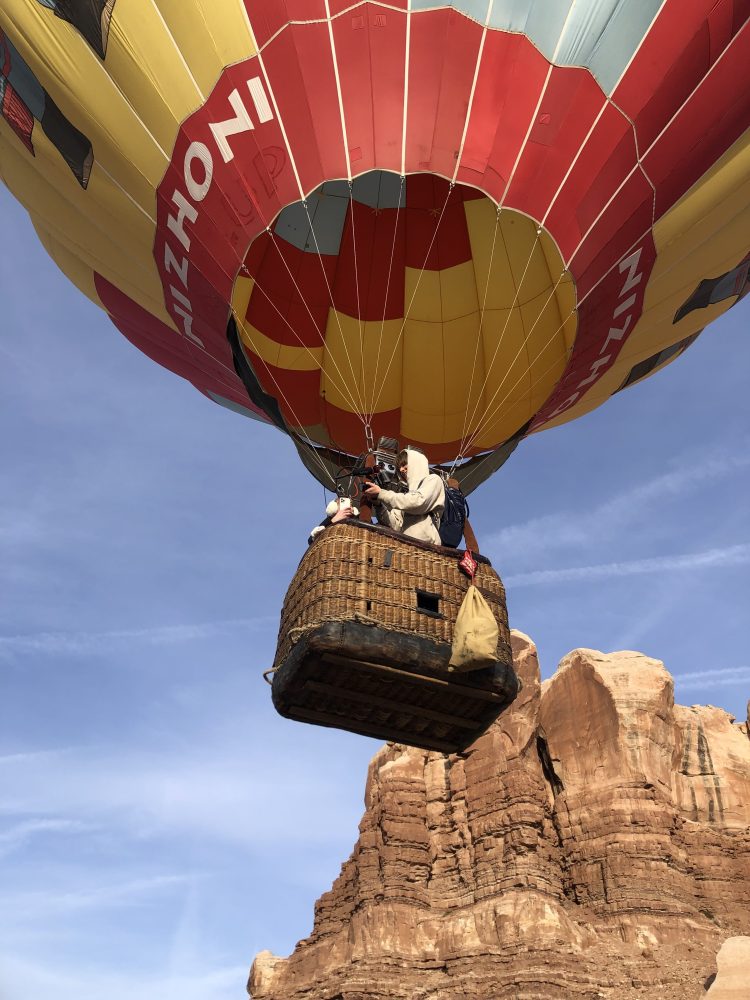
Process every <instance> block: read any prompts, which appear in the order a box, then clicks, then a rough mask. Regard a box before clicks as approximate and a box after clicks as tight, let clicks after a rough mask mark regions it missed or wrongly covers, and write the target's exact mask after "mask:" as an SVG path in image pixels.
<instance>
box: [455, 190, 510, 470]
mask: <svg viewBox="0 0 750 1000" xmlns="http://www.w3.org/2000/svg"><path fill="white" fill-rule="evenodd" d="M496 208H497V210H496V212H495V231H494V233H493V235H492V249H491V251H490V262H489V265H488V267H487V281H486V282H485V286H484V298H483V299H482V309H481V312H480V314H479V328H478V330H477V339H476V342H475V344H474V360H473V361H472V364H471V379H470V381H469V391H468V393H467V394H466V410H465V412H464V422H463V427H462V430H461V443H460V445H459V447H458V455H457V456H456V458H455V459H454V461H453V465H452V466H451V470H450V473H449V476H452V475H453V473H454V472H455V471H456V465H457V463H458V460H459V458H460V457H461V456H462V455H463V452H464V445H465V443H466V438H467V431H468V424H469V405H470V403H471V390H472V389H473V388H474V375H475V373H476V370H477V358H478V357H479V345H480V343H481V342H482V327H483V326H484V313H485V309H486V307H487V294H488V292H489V289H490V279H491V277H492V264H493V261H494V259H495V245H496V243H497V231H498V229H499V227H500V213H501V212H502V209H501V208H500V206H499V205H497V206H496ZM474 274H475V275H476V271H475V272H474Z"/></svg>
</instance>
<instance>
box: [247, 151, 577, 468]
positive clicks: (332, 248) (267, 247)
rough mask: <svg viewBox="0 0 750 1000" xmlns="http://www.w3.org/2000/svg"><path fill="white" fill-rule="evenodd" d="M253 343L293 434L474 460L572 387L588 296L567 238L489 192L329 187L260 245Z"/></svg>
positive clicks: (392, 176) (432, 177)
mask: <svg viewBox="0 0 750 1000" xmlns="http://www.w3.org/2000/svg"><path fill="white" fill-rule="evenodd" d="M232 310H233V316H234V320H235V323H236V326H237V332H238V341H239V345H240V348H241V351H242V353H243V356H244V358H245V360H246V361H247V364H248V366H249V368H250V369H251V370H252V372H253V373H254V375H255V378H256V379H257V381H258V383H259V385H260V386H261V387H262V390H263V391H264V392H265V393H267V394H268V395H270V396H271V397H273V398H274V399H275V400H276V401H277V403H278V406H279V409H280V412H281V413H282V415H283V419H284V422H285V423H286V425H287V427H288V428H289V429H290V430H291V431H293V432H295V433H298V434H299V435H301V436H302V437H303V438H304V439H305V440H308V441H310V442H311V443H313V444H315V445H319V446H322V447H327V448H334V449H336V450H337V451H341V452H344V453H347V454H351V455H356V454H359V453H361V452H362V451H363V450H365V448H366V443H367V440H368V436H372V437H374V439H377V438H378V437H380V436H389V437H393V438H396V439H397V440H399V441H401V442H402V443H404V444H405V443H411V444H415V445H418V446H419V447H421V448H423V449H424V450H425V451H426V452H427V454H428V455H429V457H430V460H431V461H433V462H446V461H450V462H452V461H454V460H456V459H460V460H461V461H463V460H468V459H470V458H472V457H473V456H477V455H481V454H484V453H488V452H492V451H494V450H496V449H497V448H499V447H501V446H503V445H505V444H507V443H508V442H509V441H511V440H512V439H513V438H514V436H515V435H517V434H518V432H519V430H520V429H521V428H523V427H525V426H526V425H528V423H529V421H530V419H531V418H532V416H533V415H534V413H535V412H536V410H537V409H538V408H539V407H540V406H541V405H542V404H543V403H544V401H545V400H546V399H547V398H548V397H549V395H550V394H551V392H552V390H553V389H554V386H555V384H556V383H557V381H558V380H559V378H560V376H561V374H562V371H563V369H564V366H565V363H566V361H567V358H568V356H569V352H570V347H571V345H572V342H573V339H574V336H575V327H576V316H575V287H574V283H573V281H572V278H571V277H570V274H569V273H568V272H567V271H566V269H565V266H564V264H563V260H562V257H561V254H560V251H559V249H558V248H557V245H556V243H555V241H554V240H553V238H552V237H551V235H550V234H549V233H548V232H547V231H546V230H545V229H544V228H543V227H542V226H541V225H540V224H539V223H538V222H537V221H536V220H534V219H531V218H530V217H529V216H526V215H524V214H522V213H521V212H518V211H515V210H514V209H508V208H503V209H500V208H499V207H498V206H497V204H496V203H495V202H494V201H493V200H492V199H490V198H489V197H488V196H487V195H486V194H485V193H484V192H482V191H480V190H479V189H477V188H473V187H470V186H468V185H464V184H455V185H454V184H451V182H450V181H448V180H447V179H446V178H444V177H441V176H438V175H436V174H429V173H417V174H409V175H407V176H400V175H399V174H396V173H392V172H389V171H384V170H373V171H368V172H366V173H363V174H361V175H360V176H358V177H356V178H354V179H353V180H352V181H351V182H349V181H346V180H333V181H326V182H324V183H323V184H321V185H319V186H318V187H317V188H316V189H315V190H314V191H312V192H311V194H310V195H308V197H307V198H305V199H304V200H300V201H298V202H295V203H293V204H291V205H288V206H286V207H285V208H284V209H283V210H282V211H281V212H280V213H279V215H278V216H277V217H276V219H275V220H274V222H273V224H272V225H271V226H269V227H268V229H266V230H265V231H264V232H263V233H261V234H260V235H259V236H258V237H257V238H256V239H255V240H254V241H253V243H252V244H251V245H250V247H249V249H248V251H247V254H246V256H245V259H244V262H243V265H242V267H241V269H240V272H239V274H238V276H237V279H236V281H235V286H234V290H233V295H232Z"/></svg>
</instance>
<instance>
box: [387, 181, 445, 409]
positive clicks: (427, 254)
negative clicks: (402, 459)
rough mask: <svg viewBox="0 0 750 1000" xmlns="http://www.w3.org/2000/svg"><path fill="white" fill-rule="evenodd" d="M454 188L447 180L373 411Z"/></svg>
mask: <svg viewBox="0 0 750 1000" xmlns="http://www.w3.org/2000/svg"><path fill="white" fill-rule="evenodd" d="M454 188H455V184H453V183H450V182H449V185H448V193H447V195H446V196H445V201H444V202H443V207H442V208H441V210H440V216H439V218H438V220H437V223H436V224H435V232H434V233H433V234H432V239H431V240H430V245H429V246H428V247H427V253H426V254H425V258H424V263H423V264H422V267H421V268H420V270H419V277H418V278H417V282H416V284H415V286H414V291H413V292H412V295H411V299H410V300H409V305H408V306H407V309H406V313H405V314H404V318H403V320H402V322H401V327H400V329H399V331H398V335H397V337H396V342H395V344H394V345H393V350H392V351H391V356H390V359H389V361H388V367H387V368H386V370H385V374H384V376H383V384H382V385H381V386H380V388H379V390H378V395H377V398H376V399H375V402H374V404H373V407H372V409H373V412H375V410H376V409H377V405H378V403H379V402H380V397H381V396H382V395H383V388H384V386H385V383H386V380H387V378H388V373H389V372H390V370H391V366H392V364H393V359H394V358H395V357H396V351H397V350H398V346H399V343H400V342H401V337H402V335H403V332H404V329H405V328H406V323H407V321H408V319H409V312H410V311H411V307H412V305H413V304H414V299H415V298H416V296H417V292H418V291H419V285H420V282H421V281H422V275H423V274H424V272H425V268H426V267H427V261H428V260H429V259H430V253H431V252H432V246H433V244H434V242H435V237H436V236H437V234H438V229H439V228H440V223H441V222H442V221H443V215H444V214H445V210H446V208H447V207H448V201H449V199H450V196H451V194H452V193H453V190H454Z"/></svg>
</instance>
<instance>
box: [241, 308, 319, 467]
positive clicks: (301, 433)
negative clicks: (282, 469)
mask: <svg viewBox="0 0 750 1000" xmlns="http://www.w3.org/2000/svg"><path fill="white" fill-rule="evenodd" d="M269 301H270V299H269ZM242 329H243V332H244V334H245V336H246V337H247V338H248V340H249V341H250V346H251V348H252V350H253V353H254V354H255V355H256V356H257V357H258V358H259V359H260V361H261V363H262V364H263V366H264V367H265V369H266V371H267V372H268V374H269V376H270V377H271V380H272V381H273V383H274V385H275V386H276V389H277V390H278V393H279V395H280V396H281V398H282V400H283V401H284V403H285V405H286V406H287V408H288V410H289V412H290V413H291V415H292V417H293V418H294V420H295V423H296V425H297V432H296V433H297V435H298V437H299V438H300V439H301V440H302V441H303V442H304V443H305V444H306V445H308V446H309V447H310V450H311V451H312V454H313V457H314V458H315V460H316V462H317V463H318V465H319V466H320V468H321V469H322V470H323V474H324V475H325V476H327V477H328V478H329V479H330V480H331V482H332V483H333V484H334V486H335V485H336V480H335V479H334V478H333V476H332V475H331V472H330V470H329V469H328V467H327V466H326V464H325V463H324V462H323V459H322V458H321V457H320V455H319V454H318V452H317V449H316V448H315V442H314V441H313V440H312V439H311V438H310V437H308V435H307V434H305V433H304V431H303V430H302V428H303V427H304V424H303V423H302V421H301V420H300V418H299V417H298V416H297V414H296V413H295V410H294V407H293V406H292V404H291V403H290V402H289V400H288V398H287V396H286V393H285V392H284V390H283V389H282V388H281V386H280V385H279V383H278V380H277V379H276V376H275V375H274V373H273V372H272V371H271V368H270V366H269V364H268V362H267V361H266V360H265V358H264V357H263V356H262V355H261V354H259V353H258V349H257V348H256V346H255V343H254V341H253V338H252V335H251V334H250V333H249V332H248V330H247V327H245V326H243V327H242Z"/></svg>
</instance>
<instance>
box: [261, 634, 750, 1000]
mask: <svg viewBox="0 0 750 1000" xmlns="http://www.w3.org/2000/svg"><path fill="white" fill-rule="evenodd" d="M512 647H513V656H514V665H515V668H516V671H517V673H518V675H519V677H520V679H521V680H522V685H523V686H522V689H521V692H520V694H519V696H518V698H517V700H516V702H515V704H514V705H513V706H512V708H511V709H510V710H509V711H507V712H506V713H505V714H504V715H502V716H501V717H500V718H499V719H498V720H497V722H496V723H495V724H494V725H493V726H492V727H491V729H490V730H489V731H488V732H487V733H485V734H484V736H482V737H481V738H480V739H479V740H477V741H476V743H474V744H473V745H472V746H471V747H469V748H468V749H467V750H466V751H465V752H464V753H462V754H460V755H453V756H445V755H443V754H439V753H428V752H426V751H423V750H414V749H411V748H408V747H404V746H400V745H395V744H393V745H388V746H386V747H383V748H382V749H381V750H380V751H379V752H378V753H377V754H376V755H375V757H374V758H373V760H372V762H371V764H370V768H369V771H368V775H367V785H366V792H365V807H366V808H365V814H364V816H363V818H362V822H361V824H360V836H359V840H358V841H357V844H356V845H355V848H354V851H353V853H352V855H351V857H350V858H349V860H348V861H346V862H345V863H344V865H343V866H342V870H341V874H340V876H339V878H338V879H337V880H336V882H335V883H334V885H333V887H332V888H331V890H330V891H329V892H326V893H324V894H323V896H322V897H321V898H320V900H319V901H318V903H317V905H316V907H315V918H314V926H313V929H312V932H311V934H310V936H309V937H308V938H306V939H305V940H304V941H301V942H300V943H299V945H298V946H297V948H296V949H295V951H294V953H293V954H292V955H291V956H290V957H289V958H287V959H280V958H276V957H275V956H273V955H271V954H270V953H268V952H264V953H262V954H260V955H258V956H257V958H256V960H255V963H254V965H253V969H252V971H251V976H250V983H249V990H250V993H251V996H252V997H254V998H255V1000H336V998H338V997H342V998H345V1000H416V998H419V1000H457V998H458V997H460V998H462V1000H487V998H488V997H492V998H493V1000H561V998H566V1000H568V998H570V1000H600V998H603V997H606V998H607V1000H631V998H632V1000H635V998H640V997H642V998H643V1000H645V998H646V997H648V998H651V997H652V996H656V995H658V996H659V998H660V1000H685V998H686V997H687V998H690V997H693V996H695V997H697V996H698V995H699V994H700V992H701V988H702V986H703V984H704V983H705V982H706V979H707V977H708V976H709V974H710V973H712V972H713V970H714V969H715V968H716V964H715V955H716V950H717V948H718V946H719V944H720V943H721V941H722V939H723V938H725V937H727V936H728V935H731V934H740V935H742V934H747V933H749V932H750V743H749V742H748V739H747V733H746V726H745V724H744V723H743V725H742V726H738V725H736V724H735V723H734V720H733V719H732V718H731V716H729V715H728V714H727V713H726V712H723V711H722V710H721V709H717V708H713V707H710V706H709V707H705V708H701V707H696V706H693V707H691V708H684V707H682V706H679V705H675V704H674V699H673V684H672V679H671V677H670V676H669V674H668V673H667V671H666V670H665V669H664V666H663V664H661V663H660V662H659V661H658V660H653V659H650V658H649V657H646V656H643V655H642V654H640V653H633V652H622V653H611V654H603V653H600V652H598V651H596V650H589V649H578V650H574V651H573V652H572V653H570V654H569V655H568V656H566V657H565V658H564V659H563V661H562V662H561V664H560V666H559V667H558V670H557V672H556V673H555V675H554V676H553V677H552V678H551V679H550V680H548V681H545V682H544V684H541V683H540V677H539V665H538V661H537V654H536V649H535V648H534V644H533V643H532V642H531V640H530V639H529V638H528V637H527V636H524V635H523V634H521V633H513V635H512ZM715 988H716V987H713V989H715Z"/></svg>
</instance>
